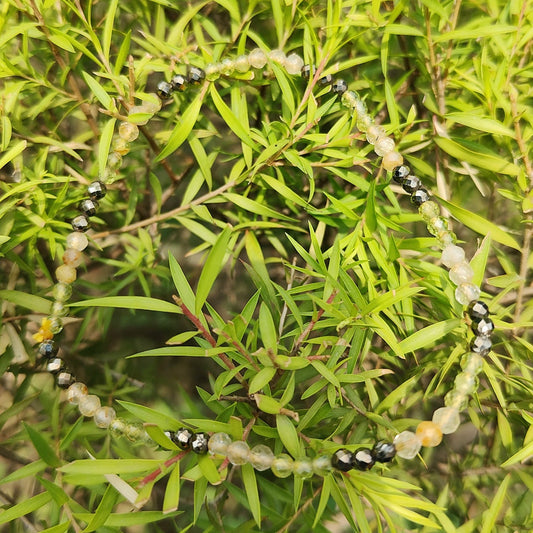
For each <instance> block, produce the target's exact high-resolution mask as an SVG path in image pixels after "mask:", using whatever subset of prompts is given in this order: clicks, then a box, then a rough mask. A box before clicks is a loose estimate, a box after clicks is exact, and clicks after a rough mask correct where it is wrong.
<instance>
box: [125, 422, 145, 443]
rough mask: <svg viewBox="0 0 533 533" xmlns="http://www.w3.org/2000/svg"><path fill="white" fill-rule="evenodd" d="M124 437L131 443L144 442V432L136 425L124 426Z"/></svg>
mask: <svg viewBox="0 0 533 533" xmlns="http://www.w3.org/2000/svg"><path fill="white" fill-rule="evenodd" d="M125 426H126V427H125V428H124V435H125V436H126V438H127V439H128V440H130V441H131V442H137V441H142V440H146V431H145V430H144V428H143V427H141V426H139V425H138V424H125Z"/></svg>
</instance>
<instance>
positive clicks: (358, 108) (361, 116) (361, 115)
mask: <svg viewBox="0 0 533 533" xmlns="http://www.w3.org/2000/svg"><path fill="white" fill-rule="evenodd" d="M355 94H356V95H357V93H355ZM353 110H354V112H355V114H356V115H357V124H358V122H359V120H362V121H363V122H365V123H366V128H368V127H370V126H372V122H373V120H372V117H371V116H370V115H369V114H368V110H367V108H366V104H365V103H364V102H363V100H361V99H360V98H359V96H358V97H357V98H356V100H355V102H354V106H353ZM365 119H366V120H365ZM357 128H358V129H359V125H357ZM366 128H365V130H364V131H366Z"/></svg>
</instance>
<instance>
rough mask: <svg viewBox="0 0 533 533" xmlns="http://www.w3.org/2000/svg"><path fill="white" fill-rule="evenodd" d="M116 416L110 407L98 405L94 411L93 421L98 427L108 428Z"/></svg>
mask: <svg viewBox="0 0 533 533" xmlns="http://www.w3.org/2000/svg"><path fill="white" fill-rule="evenodd" d="M116 417H117V414H116V413H115V410H114V409H113V408H112V407H107V406H106V407H100V409H97V410H96V413H94V423H95V424H96V425H97V426H98V427H99V428H108V427H109V426H110V425H111V422H113V420H115V418H116Z"/></svg>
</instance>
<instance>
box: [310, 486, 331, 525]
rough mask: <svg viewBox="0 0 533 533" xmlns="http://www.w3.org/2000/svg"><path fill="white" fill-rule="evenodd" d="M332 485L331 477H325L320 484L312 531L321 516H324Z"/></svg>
mask: <svg viewBox="0 0 533 533" xmlns="http://www.w3.org/2000/svg"><path fill="white" fill-rule="evenodd" d="M332 483H334V481H333V476H326V477H325V478H324V481H323V482H322V490H321V491H320V500H319V501H318V507H317V509H316V514H315V521H314V522H313V529H315V528H316V526H317V525H318V523H319V522H320V519H321V518H322V515H323V514H324V511H325V509H326V505H327V504H328V502H329V494H330V492H331V484H332Z"/></svg>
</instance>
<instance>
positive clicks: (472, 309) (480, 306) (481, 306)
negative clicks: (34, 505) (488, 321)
mask: <svg viewBox="0 0 533 533" xmlns="http://www.w3.org/2000/svg"><path fill="white" fill-rule="evenodd" d="M468 316H469V317H470V318H471V319H472V320H473V321H475V322H478V321H479V320H483V319H484V318H488V316H489V306H488V305H487V304H486V303H485V302H482V301H481V300H478V301H477V302H471V303H470V305H469V306H468Z"/></svg>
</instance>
